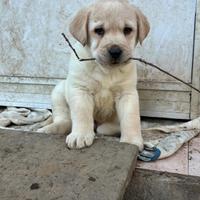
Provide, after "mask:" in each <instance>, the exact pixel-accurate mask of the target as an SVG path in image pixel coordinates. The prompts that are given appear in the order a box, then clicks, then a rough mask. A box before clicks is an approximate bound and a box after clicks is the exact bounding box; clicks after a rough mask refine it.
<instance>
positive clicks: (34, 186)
mask: <svg viewBox="0 0 200 200" xmlns="http://www.w3.org/2000/svg"><path fill="white" fill-rule="evenodd" d="M30 188H31V190H37V189H39V188H40V185H39V184H38V183H33V184H32V185H31V187H30Z"/></svg>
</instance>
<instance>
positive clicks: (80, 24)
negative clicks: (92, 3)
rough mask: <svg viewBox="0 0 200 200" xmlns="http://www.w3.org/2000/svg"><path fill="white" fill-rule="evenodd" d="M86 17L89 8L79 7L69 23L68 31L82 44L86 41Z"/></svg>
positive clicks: (87, 16)
mask: <svg viewBox="0 0 200 200" xmlns="http://www.w3.org/2000/svg"><path fill="white" fill-rule="evenodd" d="M88 18H89V9H87V8H84V9H81V10H80V11H79V12H78V13H77V14H76V15H75V17H74V19H73V20H72V22H71V23H70V25H69V31H70V33H71V34H72V35H73V37H74V38H75V39H76V40H78V41H79V42H80V43H81V44H82V45H83V46H85V45H86V44H87V42H88Z"/></svg>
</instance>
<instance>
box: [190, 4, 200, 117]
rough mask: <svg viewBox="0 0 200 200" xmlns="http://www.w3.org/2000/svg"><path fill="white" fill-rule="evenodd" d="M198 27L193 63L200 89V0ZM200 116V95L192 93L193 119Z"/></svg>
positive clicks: (194, 82) (196, 84) (194, 78)
mask: <svg viewBox="0 0 200 200" xmlns="http://www.w3.org/2000/svg"><path fill="white" fill-rule="evenodd" d="M196 12H197V14H196V27H195V46H194V63H193V80H192V83H193V85H194V86H196V87H197V88H200V0H197V9H196ZM199 115H200V94H198V93H197V92H195V91H194V90H193V91H192V101H191V118H195V117H198V116H199Z"/></svg>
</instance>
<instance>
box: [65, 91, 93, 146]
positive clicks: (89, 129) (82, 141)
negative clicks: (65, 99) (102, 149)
mask: <svg viewBox="0 0 200 200" xmlns="http://www.w3.org/2000/svg"><path fill="white" fill-rule="evenodd" d="M69 104H70V111H71V119H72V132H71V133H70V134H69V135H68V136H67V138H66V143H67V145H68V147H69V148H78V149H80V148H83V147H86V146H90V145H92V143H93V140H94V136H95V134H94V121H93V109H94V103H93V98H92V97H91V96H90V95H88V94H87V93H86V92H80V91H77V92H76V93H75V94H74V95H73V96H71V97H70V103H69Z"/></svg>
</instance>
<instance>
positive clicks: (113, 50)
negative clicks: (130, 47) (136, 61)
mask: <svg viewBox="0 0 200 200" xmlns="http://www.w3.org/2000/svg"><path fill="white" fill-rule="evenodd" d="M108 53H109V55H110V58H111V59H112V60H113V61H115V62H117V61H118V62H119V61H120V58H121V56H122V53H123V51H122V49H121V48H120V47H119V46H117V45H113V46H111V47H110V48H109V49H108Z"/></svg>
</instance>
